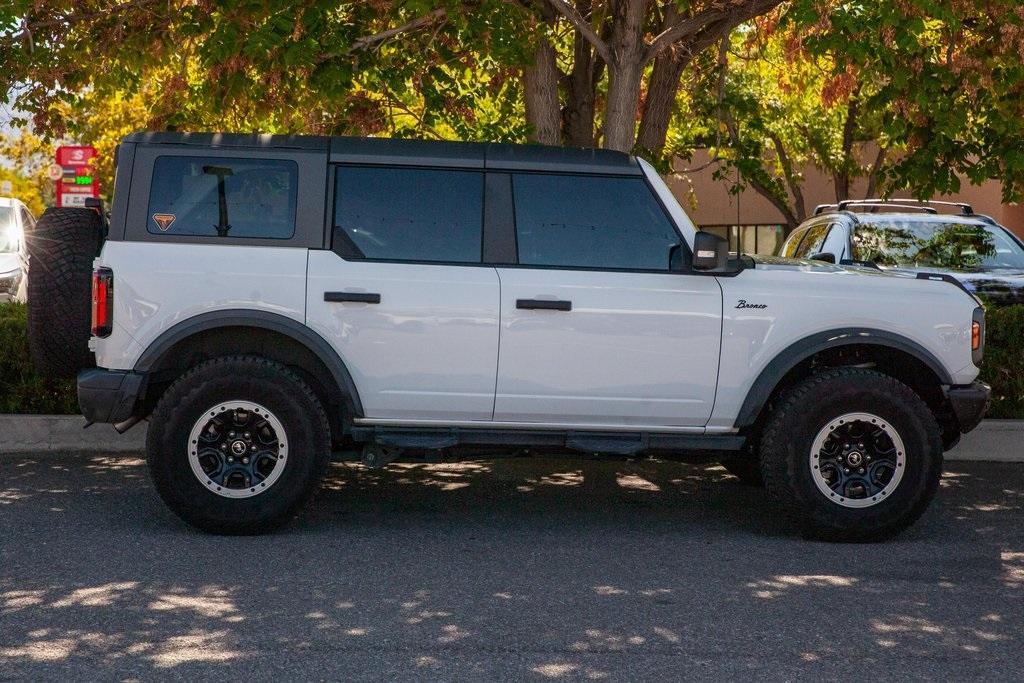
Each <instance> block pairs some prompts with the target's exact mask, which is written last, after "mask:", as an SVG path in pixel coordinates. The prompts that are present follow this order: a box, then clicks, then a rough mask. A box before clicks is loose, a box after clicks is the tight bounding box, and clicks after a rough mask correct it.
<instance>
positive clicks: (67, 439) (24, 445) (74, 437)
mask: <svg viewBox="0 0 1024 683" xmlns="http://www.w3.org/2000/svg"><path fill="white" fill-rule="evenodd" d="M84 427H85V418H84V417H81V416H80V415H0V455H5V454H14V453H35V454H43V453H68V452H75V453H84V452H88V453H125V452H135V453H138V452H140V451H142V450H143V449H145V447H146V424H145V423H140V424H138V425H136V426H135V427H133V428H132V429H130V430H128V432H127V433H125V434H118V433H117V432H116V431H114V428H113V427H112V426H111V425H108V424H96V425H93V426H91V427H89V428H88V429H84Z"/></svg>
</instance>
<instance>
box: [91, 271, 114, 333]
mask: <svg viewBox="0 0 1024 683" xmlns="http://www.w3.org/2000/svg"><path fill="white" fill-rule="evenodd" d="M113 326H114V271H112V270H111V269H110V268H97V269H96V270H94V271H93V273H92V336H94V337H109V336H110V332H111V330H112V329H113Z"/></svg>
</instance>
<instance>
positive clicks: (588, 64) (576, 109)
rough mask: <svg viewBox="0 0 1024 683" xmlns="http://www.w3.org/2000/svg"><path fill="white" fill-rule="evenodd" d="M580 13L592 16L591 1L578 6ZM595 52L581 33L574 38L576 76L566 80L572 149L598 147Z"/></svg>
mask: <svg viewBox="0 0 1024 683" xmlns="http://www.w3.org/2000/svg"><path fill="white" fill-rule="evenodd" d="M576 7H577V9H579V11H580V14H582V15H584V16H588V15H589V14H590V0H579V1H578V2H577V3H576ZM594 66H595V64H594V52H593V48H592V47H591V46H590V43H588V42H587V40H586V38H584V37H583V34H582V33H580V32H579V31H578V30H577V31H575V32H574V35H573V60H572V73H570V74H569V76H568V78H566V88H565V89H566V104H565V114H564V124H563V125H564V127H565V130H564V133H565V142H566V144H567V145H570V146H572V147H591V146H593V144H594V85H595V82H596V77H595V73H594V72H595V69H594Z"/></svg>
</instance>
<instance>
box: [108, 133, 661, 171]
mask: <svg viewBox="0 0 1024 683" xmlns="http://www.w3.org/2000/svg"><path fill="white" fill-rule="evenodd" d="M124 142H134V143H143V144H158V145H189V146H196V147H210V148H230V147H236V148H244V149H266V150H298V151H309V152H326V153H328V154H329V156H330V161H332V162H348V163H361V164H382V163H386V164H399V165H410V166H447V167H456V168H488V169H494V170H551V171H562V172H572V173H610V174H629V175H639V174H640V173H641V171H640V167H639V165H638V164H637V161H636V159H635V158H634V157H632V156H630V155H628V154H625V153H623V152H616V151H613V150H608V149H590V148H578V147H550V146H545V145H515V144H508V143H494V142H450V141H447V140H410V139H404V138H360V137H326V136H318V135H246V134H240V133H171V132H153V133H131V134H130V135H128V136H126V137H125V138H124Z"/></svg>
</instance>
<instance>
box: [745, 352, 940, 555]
mask: <svg viewBox="0 0 1024 683" xmlns="http://www.w3.org/2000/svg"><path fill="white" fill-rule="evenodd" d="M761 473H762V476H763V477H764V481H765V488H766V489H767V491H768V493H769V495H770V496H771V497H772V498H774V499H775V500H776V501H777V502H778V503H779V504H780V505H781V506H782V508H783V510H784V511H785V512H786V513H788V515H789V517H790V518H791V519H792V520H793V521H794V522H795V523H796V524H797V525H798V526H799V527H800V528H801V529H802V530H803V531H804V533H805V534H806V535H808V536H811V537H814V538H821V539H825V540H833V541H877V540H882V539H885V538H888V537H890V536H892V535H894V534H896V533H898V532H900V531H901V530H903V529H905V528H906V527H908V526H910V525H911V524H913V523H914V521H915V520H917V518H918V517H920V516H921V514H923V513H924V511H925V509H926V508H927V507H928V504H929V502H930V501H931V499H932V498H933V497H934V496H935V492H936V491H937V490H938V486H939V479H940V477H941V476H942V435H941V431H940V429H939V425H938V423H937V422H936V420H935V417H934V415H933V414H932V412H931V410H930V409H929V408H928V406H927V404H926V403H925V402H924V401H923V400H922V399H921V397H920V396H918V395H917V394H916V393H915V392H914V391H913V390H912V389H910V387H908V386H907V385H905V384H903V383H902V382H899V381H897V380H895V379H893V378H892V377H888V376H886V375H883V374H881V373H879V372H875V371H872V370H865V369H858V368H836V369H833V370H829V371H826V372H823V373H821V374H819V375H816V376H814V377H811V378H810V379H807V380H805V381H804V382H801V383H800V384H798V385H796V386H795V387H793V388H792V389H790V390H789V391H788V392H786V393H785V394H784V395H783V396H782V397H780V399H779V400H778V401H777V402H776V406H775V408H774V410H773V412H772V414H771V416H770V417H769V420H768V423H767V425H766V427H765V431H764V436H763V439H762V441H761Z"/></svg>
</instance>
